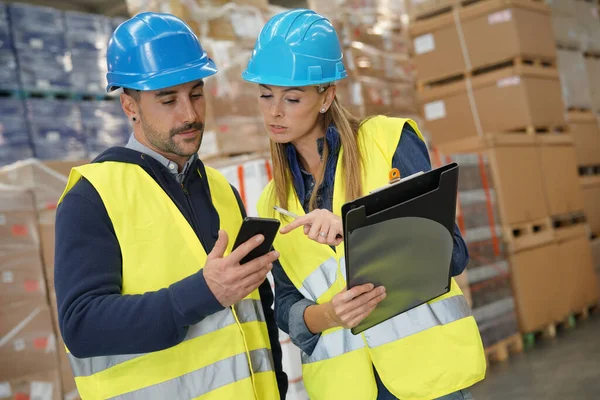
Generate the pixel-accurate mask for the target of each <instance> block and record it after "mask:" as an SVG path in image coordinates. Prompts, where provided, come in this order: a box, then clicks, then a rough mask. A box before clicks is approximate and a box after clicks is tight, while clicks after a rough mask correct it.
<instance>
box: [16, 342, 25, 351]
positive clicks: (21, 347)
mask: <svg viewBox="0 0 600 400" xmlns="http://www.w3.org/2000/svg"><path fill="white" fill-rule="evenodd" d="M13 347H14V348H15V351H23V350H25V347H26V346H25V341H24V340H23V339H17V340H15V341H14V342H13Z"/></svg>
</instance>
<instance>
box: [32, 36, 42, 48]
mask: <svg viewBox="0 0 600 400" xmlns="http://www.w3.org/2000/svg"><path fill="white" fill-rule="evenodd" d="M29 47H31V48H32V49H43V48H44V41H43V40H42V39H37V38H33V39H30V40H29Z"/></svg>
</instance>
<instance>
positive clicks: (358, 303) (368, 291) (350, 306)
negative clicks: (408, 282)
mask: <svg viewBox="0 0 600 400" xmlns="http://www.w3.org/2000/svg"><path fill="white" fill-rule="evenodd" d="M385 296H386V294H385V287H383V286H379V287H377V288H376V287H375V286H374V285H373V284H372V283H365V284H364V285H360V286H355V287H353V288H352V289H350V290H346V289H344V290H342V291H341V292H340V293H338V294H336V295H335V296H333V298H332V299H331V301H330V302H329V303H327V304H328V305H329V308H328V310H327V311H328V312H326V316H327V317H328V319H329V320H330V321H331V324H332V325H333V326H341V327H343V328H346V329H350V328H354V327H355V326H357V325H358V324H360V322H361V321H362V320H363V319H365V318H366V317H367V316H368V315H369V314H371V312H372V311H373V310H374V309H375V307H377V305H378V304H379V303H380V302H381V301H382V300H383V299H385Z"/></svg>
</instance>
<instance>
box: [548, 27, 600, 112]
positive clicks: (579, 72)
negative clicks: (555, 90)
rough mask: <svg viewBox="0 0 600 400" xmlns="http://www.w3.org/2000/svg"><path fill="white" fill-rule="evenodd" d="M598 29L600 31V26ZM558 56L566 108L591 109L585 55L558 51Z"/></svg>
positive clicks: (569, 51)
mask: <svg viewBox="0 0 600 400" xmlns="http://www.w3.org/2000/svg"><path fill="white" fill-rule="evenodd" d="M598 29H600V24H599V28H598ZM557 56H558V60H557V63H558V72H559V74H560V84H561V89H562V95H563V102H564V104H565V107H567V108H584V109H591V108H592V97H591V95H590V90H589V89H590V83H589V81H588V77H587V74H586V68H585V59H584V58H583V53H582V52H580V51H571V50H558V51H557Z"/></svg>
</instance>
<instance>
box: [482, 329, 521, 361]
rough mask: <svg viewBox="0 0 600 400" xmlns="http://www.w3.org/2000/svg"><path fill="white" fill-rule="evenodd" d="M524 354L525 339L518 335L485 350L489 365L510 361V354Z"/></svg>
mask: <svg viewBox="0 0 600 400" xmlns="http://www.w3.org/2000/svg"><path fill="white" fill-rule="evenodd" d="M522 352H523V338H521V335H520V334H518V333H516V334H514V335H512V336H509V337H508V338H506V339H504V340H501V341H499V342H498V343H495V344H493V345H491V346H488V347H487V348H486V349H485V355H486V358H487V360H488V363H493V362H504V361H506V360H508V357H509V354H519V353H522Z"/></svg>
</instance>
